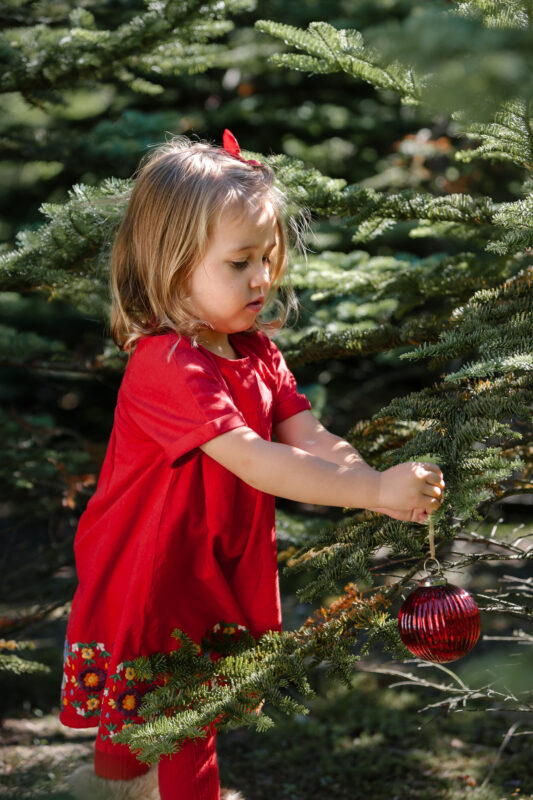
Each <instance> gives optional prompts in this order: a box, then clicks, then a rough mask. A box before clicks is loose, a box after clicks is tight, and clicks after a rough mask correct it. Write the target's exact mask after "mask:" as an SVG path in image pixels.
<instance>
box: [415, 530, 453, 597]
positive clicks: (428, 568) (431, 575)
mask: <svg viewBox="0 0 533 800" xmlns="http://www.w3.org/2000/svg"><path fill="white" fill-rule="evenodd" d="M424 572H425V573H426V576H425V578H423V579H422V580H421V581H420V586H445V585H446V583H447V581H446V578H445V577H444V575H443V574H442V569H441V566H440V563H439V560H438V558H437V557H436V556H435V525H434V522H433V518H432V517H430V518H429V558H426V560H425V561H424Z"/></svg>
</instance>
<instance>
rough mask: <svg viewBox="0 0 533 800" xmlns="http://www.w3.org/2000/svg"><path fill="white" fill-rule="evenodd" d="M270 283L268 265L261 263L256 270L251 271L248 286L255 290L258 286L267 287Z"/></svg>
mask: <svg viewBox="0 0 533 800" xmlns="http://www.w3.org/2000/svg"><path fill="white" fill-rule="evenodd" d="M269 283H270V264H268V263H267V262H264V261H261V263H260V264H259V265H258V266H257V268H256V269H255V270H254V271H253V274H252V278H251V280H250V286H252V288H254V289H255V288H257V287H259V286H268V284H269Z"/></svg>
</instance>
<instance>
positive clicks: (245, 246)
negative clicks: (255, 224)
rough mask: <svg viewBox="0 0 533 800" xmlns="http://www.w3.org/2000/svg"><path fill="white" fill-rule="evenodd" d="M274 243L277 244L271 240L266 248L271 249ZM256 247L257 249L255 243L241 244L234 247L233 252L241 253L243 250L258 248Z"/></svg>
mask: <svg viewBox="0 0 533 800" xmlns="http://www.w3.org/2000/svg"><path fill="white" fill-rule="evenodd" d="M276 244H277V242H272V244H269V245H268V246H267V250H273V249H274V248H275V246H276ZM258 249H259V245H256V244H243V245H242V246H241V247H235V249H234V252H235V253H242V252H243V250H258Z"/></svg>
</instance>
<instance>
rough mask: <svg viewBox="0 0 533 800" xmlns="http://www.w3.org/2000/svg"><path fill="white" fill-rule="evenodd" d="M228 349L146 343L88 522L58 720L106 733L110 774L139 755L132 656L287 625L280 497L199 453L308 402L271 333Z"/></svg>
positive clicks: (159, 340)
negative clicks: (134, 738)
mask: <svg viewBox="0 0 533 800" xmlns="http://www.w3.org/2000/svg"><path fill="white" fill-rule="evenodd" d="M231 342H232V344H233V347H234V349H235V350H236V352H237V354H238V356H239V358H237V359H227V358H221V357H219V356H216V355H214V354H213V353H211V352H210V351H208V350H206V349H205V348H203V347H194V346H192V345H191V343H190V341H189V339H188V338H187V337H185V336H182V337H178V336H177V335H176V334H173V333H169V334H164V335H159V336H152V337H145V338H143V339H141V340H140V341H139V343H138V344H137V347H136V349H135V351H134V353H133V355H132V356H131V358H130V360H129V363H128V365H127V368H126V371H125V374H124V378H123V381H122V384H121V387H120V390H119V394H118V399H117V406H116V410H115V418H114V425H113V430H112V433H111V438H110V441H109V445H108V449H107V453H106V457H105V460H104V464H103V466H102V470H101V474H100V478H99V482H98V486H97V489H96V492H95V494H94V496H93V497H92V498H91V500H90V501H89V504H88V506H87V509H86V511H85V512H84V514H83V515H82V517H81V519H80V523H79V527H78V530H77V533H76V538H75V543H74V550H75V555H76V568H77V573H78V581H79V586H78V589H77V591H76V594H75V596H74V600H73V604H72V611H71V615H70V619H69V624H68V629H67V641H66V645H65V669H64V677H63V686H62V697H61V701H62V704H61V708H62V710H61V715H60V718H61V721H62V722H63V723H64V724H65V725H68V726H70V727H74V728H90V727H96V726H97V727H98V735H97V742H96V748H97V757H99V758H100V761H101V764H100V766H101V768H102V769H103V772H102V774H105V769H106V763H105V762H106V758H107V756H109V757H110V759H113V760H114V761H115V762H116V756H117V754H118V752H120V753H121V754H122V755H123V758H124V761H125V762H129V763H130V766H131V760H132V759H134V757H133V756H132V755H131V754H130V752H129V750H128V749H127V748H126V747H125V746H124V745H119V744H113V742H112V735H113V733H115V732H116V731H118V730H120V729H121V728H122V727H123V726H124V725H125V724H131V723H135V722H140V721H142V718H141V717H140V716H139V714H138V709H139V706H140V704H141V700H142V696H143V694H144V693H145V692H146V691H147V690H148V689H149V688H150V687H149V685H148V684H146V683H143V682H140V681H138V680H137V679H136V674H135V669H134V667H133V660H134V659H135V658H137V657H138V656H140V655H150V654H152V653H156V652H168V651H170V650H173V649H175V648H176V640H175V639H173V638H172V637H171V633H172V631H173V630H174V629H175V628H180V629H181V630H183V631H185V632H186V633H187V634H189V636H191V637H192V638H193V639H194V640H195V641H196V642H198V643H200V642H201V640H202V638H203V637H204V636H205V635H206V634H208V633H209V632H210V631H212V630H213V628H215V626H217V624H218V623H220V622H221V621H224V622H225V623H226V624H228V625H242V626H244V627H245V628H247V629H248V630H249V631H250V633H251V634H252V635H253V636H254V637H258V636H260V635H262V634H263V633H264V632H265V631H267V630H279V629H280V626H281V613H280V601H279V589H278V580H277V560H276V540H275V529H274V497H273V496H272V495H267V494H264V493H262V492H260V491H257V490H256V489H253V488H252V487H251V486H249V485H248V484H246V483H244V481H242V480H240V479H239V478H237V477H236V476H235V475H234V474H233V473H231V472H229V471H228V470H226V469H225V468H224V467H222V466H221V465H220V464H218V463H217V462H215V461H214V460H213V459H211V458H210V457H209V456H207V455H206V454H204V453H203V451H202V450H201V449H200V447H199V445H201V444H203V443H204V442H206V441H209V440H210V439H211V438H213V437H215V436H218V435H220V434H222V433H225V432H227V431H230V430H232V429H234V428H238V427H241V426H243V425H245V426H248V427H250V428H252V429H253V430H254V431H255V432H256V433H258V434H259V435H260V436H261V437H262V438H263V439H266V440H270V439H271V437H272V428H273V426H274V425H276V424H277V423H279V422H281V421H282V420H284V419H287V418H288V417H290V416H292V415H293V414H296V413H298V412H300V411H303V410H305V409H308V408H310V404H309V402H308V400H307V398H306V397H305V396H304V395H302V394H299V393H298V391H297V389H296V383H295V380H294V377H293V375H292V373H291V372H290V371H289V369H288V368H287V366H286V364H285V362H284V360H283V357H282V355H281V353H280V352H279V350H278V348H277V347H276V346H275V345H274V344H273V343H272V342H271V341H270V340H269V339H268V337H267V336H265V335H264V334H260V333H255V334H246V333H243V334H237V335H235V336H232V337H231ZM139 766H140V765H139Z"/></svg>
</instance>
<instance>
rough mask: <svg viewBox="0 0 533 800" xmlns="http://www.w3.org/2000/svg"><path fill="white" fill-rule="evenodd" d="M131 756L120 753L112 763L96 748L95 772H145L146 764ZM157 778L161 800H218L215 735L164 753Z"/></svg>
mask: <svg viewBox="0 0 533 800" xmlns="http://www.w3.org/2000/svg"><path fill="white" fill-rule="evenodd" d="M121 749H122V748H121ZM128 755H129V754H128ZM132 759H133V760H132V761H129V760H128V759H126V760H125V759H124V756H122V754H121V755H120V756H118V757H117V759H116V762H115V764H113V763H112V762H113V760H114V759H113V756H111V755H109V754H108V753H105V754H102V753H101V751H99V750H96V753H95V772H96V774H97V775H100V776H101V777H102V778H111V779H128V778H134V777H137V776H138V775H142V774H144V773H145V772H147V771H148V767H147V766H146V765H144V764H141V763H140V762H139V761H137V760H136V759H135V758H134V757H133V756H132ZM119 760H120V762H121V763H120V764H119V763H118V762H119ZM126 761H127V762H128V763H127V764H126ZM158 777H159V793H160V795H161V800H220V784H219V778H218V764H217V753H216V748H215V734H211V735H208V736H207V737H206V738H205V739H199V740H198V741H197V742H190V743H188V744H186V745H184V747H183V748H182V749H181V750H180V751H179V752H178V753H174V755H172V756H163V758H162V759H161V760H160V762H159V767H158Z"/></svg>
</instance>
